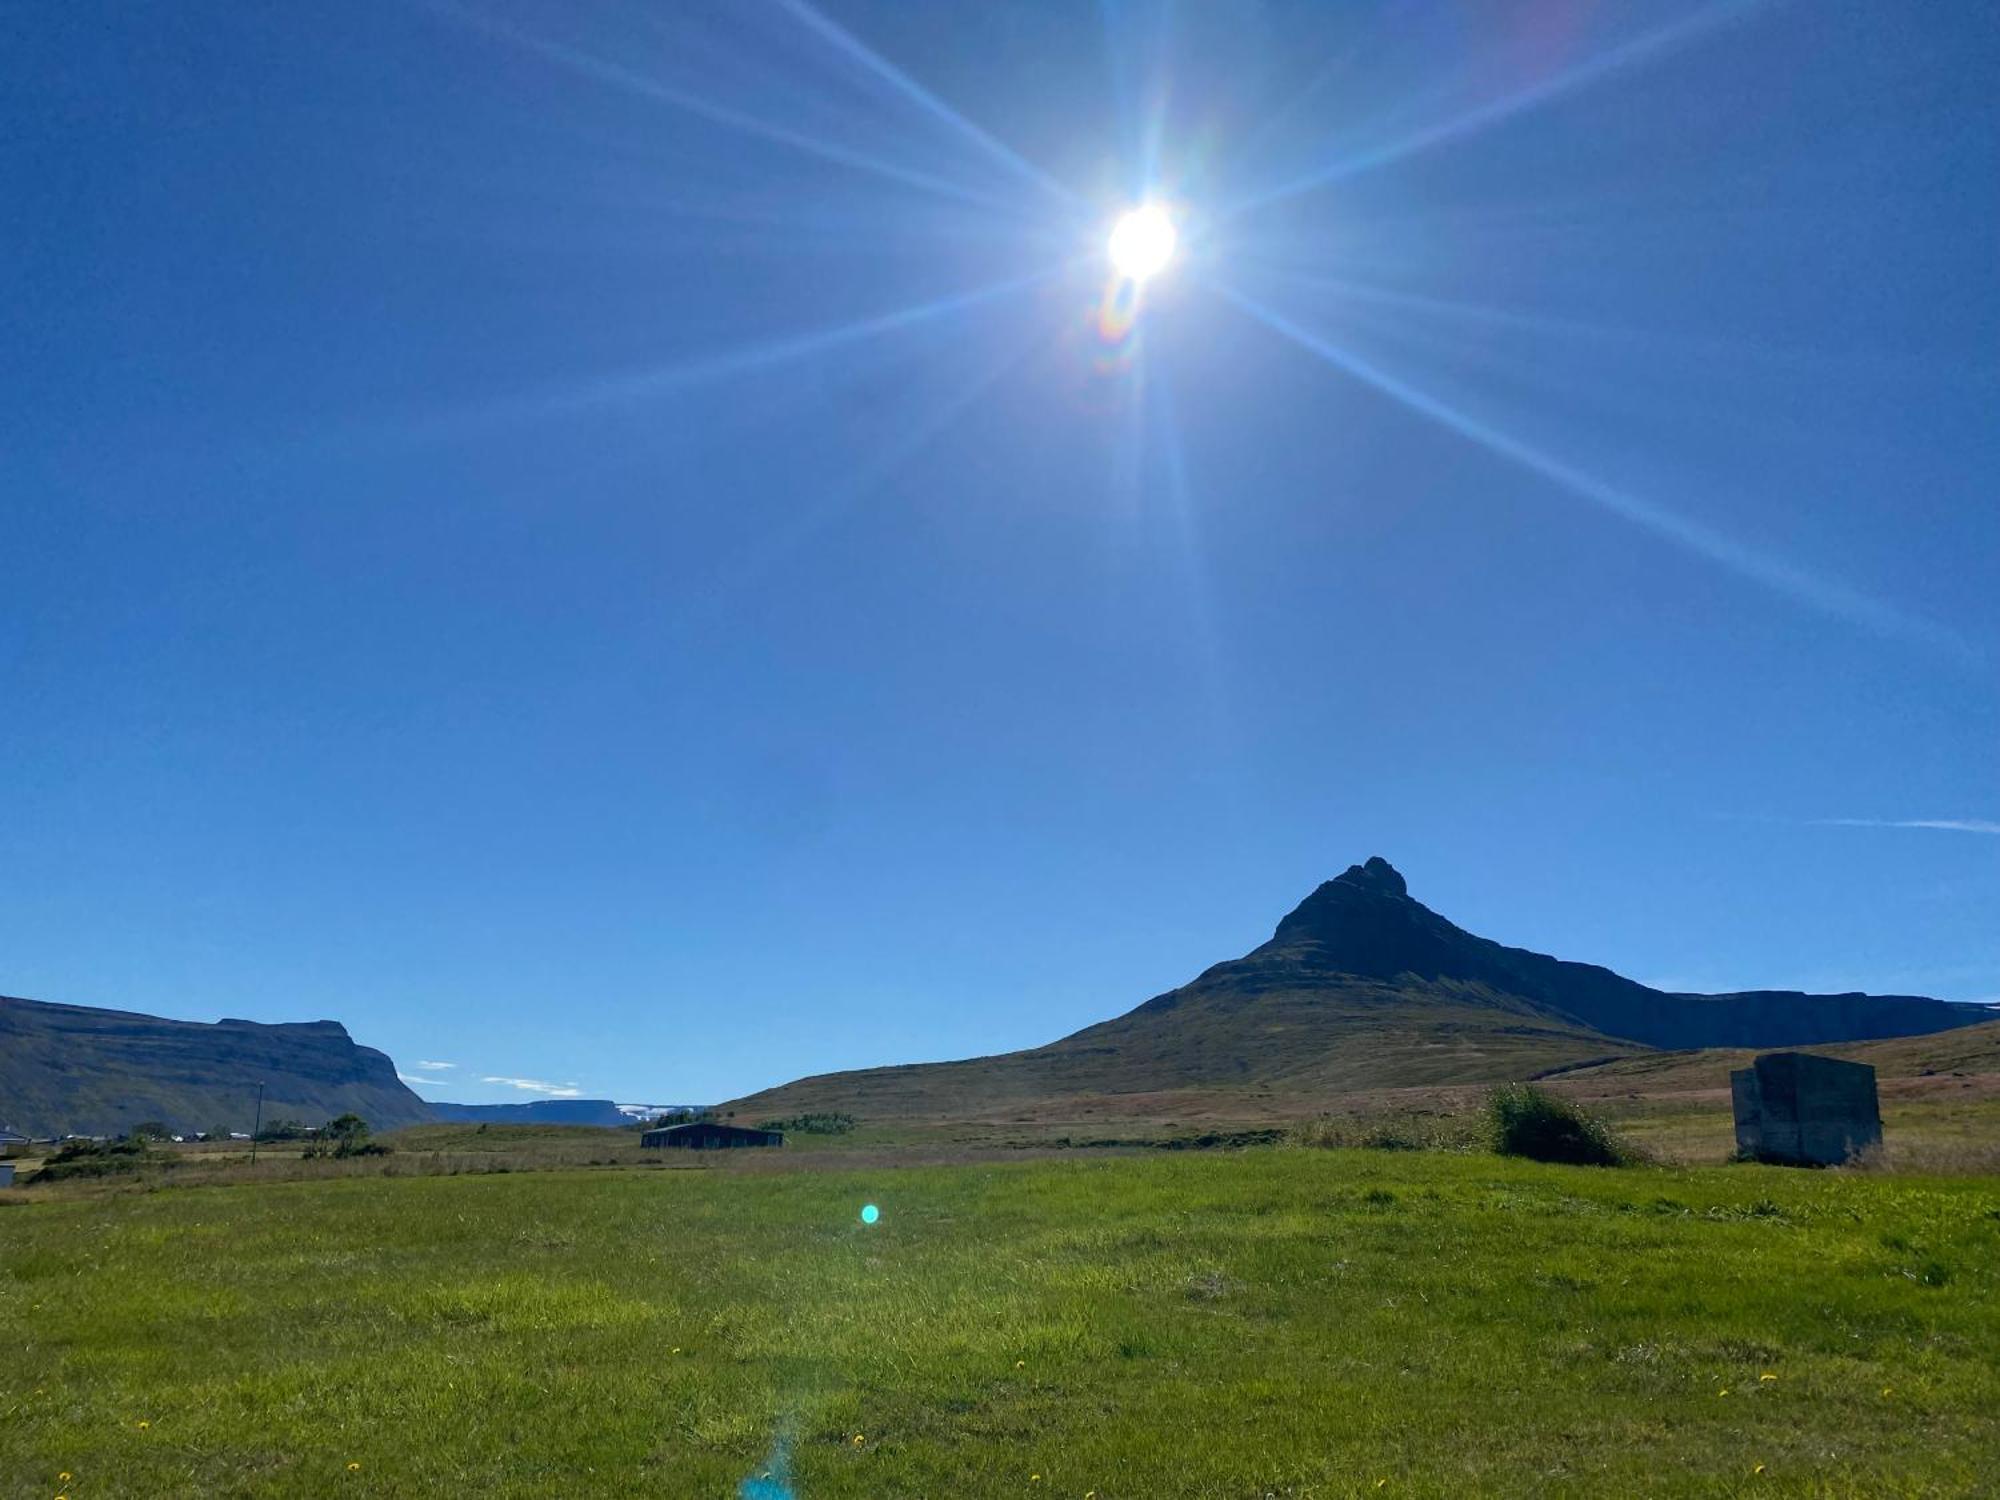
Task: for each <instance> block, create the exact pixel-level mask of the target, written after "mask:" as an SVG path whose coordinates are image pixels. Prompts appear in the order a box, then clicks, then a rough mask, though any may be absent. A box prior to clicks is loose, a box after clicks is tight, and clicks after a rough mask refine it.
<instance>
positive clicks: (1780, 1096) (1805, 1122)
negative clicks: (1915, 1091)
mask: <svg viewBox="0 0 2000 1500" xmlns="http://www.w3.org/2000/svg"><path fill="white" fill-rule="evenodd" d="M1729 1091H1730V1095H1731V1098H1732V1099H1733V1101H1734V1103H1735V1105H1736V1150H1737V1154H1738V1155H1741V1156H1746V1157H1751V1158H1753V1159H1755V1160H1757V1161H1770V1162H1783V1163H1786V1164H1788V1165H1791V1166H1810V1167H1833V1166H1838V1165H1840V1163H1842V1162H1844V1161H1847V1160H1849V1159H1851V1158H1852V1157H1854V1156H1855V1155H1856V1154H1858V1153H1859V1152H1861V1151H1864V1150H1866V1149H1867V1148H1868V1147H1870V1146H1876V1145H1880V1144H1881V1141H1882V1111H1881V1107H1880V1105H1879V1103H1878V1102H1877V1100H1876V1096H1875V1070H1874V1069H1873V1068H1871V1067H1869V1066H1868V1065H1867V1064H1866V1063H1852V1062H1842V1061H1841V1060H1840V1059H1838V1058H1833V1057H1817V1056H1814V1055H1813V1054H1812V1053H1809V1052H1770V1053H1766V1054H1765V1055H1764V1056H1762V1057H1760V1058H1758V1059H1757V1060H1756V1061H1755V1062H1753V1063H1752V1064H1751V1065H1750V1066H1749V1067H1747V1068H1739V1069H1737V1070H1736V1071H1735V1072H1733V1073H1731V1074H1730V1075H1729Z"/></svg>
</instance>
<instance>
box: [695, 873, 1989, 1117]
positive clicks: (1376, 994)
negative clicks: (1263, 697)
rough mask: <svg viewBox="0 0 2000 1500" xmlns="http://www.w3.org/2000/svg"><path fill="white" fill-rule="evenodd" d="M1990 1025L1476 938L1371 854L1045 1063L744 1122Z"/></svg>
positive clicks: (1478, 1070)
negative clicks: (1263, 929)
mask: <svg viewBox="0 0 2000 1500" xmlns="http://www.w3.org/2000/svg"><path fill="white" fill-rule="evenodd" d="M1992 1019H1993V1013H1992V1012H1991V1011H1989V1010H1987V1009H1985V1008H1983V1007H1979V1006H1972V1005H1960V1004H1955V1003H1953V1002H1948V1001H1942V1000H1934V999H1930V998H1928V997H1925V996H1876V995H1863V994H1859V993H1850V994H1844V995H1809V994H1805V993H1804V992H1800V991H1780V990H1758V991H1742V992H1738V993H1734V994H1728V995H1694V994H1682V993H1675V992H1669V991H1664V990H1655V989H1652V988H1650V987H1649V986H1646V985H1642V984H1640V983H1638V982H1637V981H1636V980H1631V979H1627V978H1625V977H1624V976H1622V975H1620V974H1617V973H1615V972H1614V971H1612V970H1610V969H1608V968H1604V967H1602V966H1600V965H1595V964H1584V963H1576V962H1573V961H1570V960H1565V959H1558V958H1554V957H1551V956H1550V955H1547V954H1541V953H1535V952H1532V951H1530V950H1528V949H1523V948H1510V947H1507V946H1506V945H1504V944H1501V943H1497V942H1494V941H1492V940H1491V939H1488V938H1482V937H1477V936H1475V935H1474V934H1472V933H1469V932H1466V931H1464V930H1463V929H1462V928H1459V927H1458V926H1456V925H1455V924H1453V923H1452V922H1450V921H1449V920H1447V919H1446V918H1444V917H1442V916H1440V915H1439V914H1438V913H1436V912H1434V911H1432V910H1431V909H1430V908H1429V907H1427V906H1424V905H1423V904H1422V903H1421V902H1419V901H1417V900H1415V899H1414V898H1413V897H1411V896H1410V894H1409V887H1408V883H1407V881H1405V879H1404V878H1403V876H1402V875H1401V873H1400V872H1398V871H1397V870H1396V869H1395V867H1394V866H1392V865H1391V864H1390V863H1389V862H1388V861H1387V860H1385V859H1382V858H1381V857H1380V856H1375V857H1371V858H1370V859H1368V860H1366V861H1364V862H1363V863H1361V864H1357V865H1352V866H1350V867H1349V868H1348V869H1347V870H1346V871H1345V872H1343V873H1342V874H1341V875H1339V876H1336V877H1335V878H1334V879H1332V880H1329V881H1326V882H1323V883H1322V884H1321V885H1320V886H1318V887H1317V888H1316V889H1315V890H1314V891H1312V892H1311V893H1310V894H1309V895H1308V896H1307V897H1306V898H1305V899H1304V900H1303V901H1301V902H1299V904H1298V905H1297V906H1296V907H1294V908H1293V909H1292V911H1291V912H1289V913H1288V914H1287V915H1286V916H1285V917H1284V918H1283V919H1281V920H1280V921H1279V923H1278V924H1277V927H1276V929H1275V930H1274V931H1273V933H1272V935H1271V937H1270V938H1269V939H1268V940H1267V941H1266V942H1264V943H1262V944H1260V945H1259V946H1258V947H1256V948H1254V949H1252V950H1251V951H1250V952H1249V953H1246V954H1244V955H1243V956H1242V957H1241V958H1236V959H1229V960H1225V961H1224V962H1222V963H1218V964H1214V965H1211V966H1210V967H1209V968H1207V969H1205V970H1203V971H1202V972H1201V973H1200V974H1199V975H1197V976H1196V977H1195V978H1194V979H1192V980H1190V981H1189V982H1188V983H1187V984H1184V985H1181V986H1179V987H1178V988H1176V989H1172V990H1168V991H1166V992H1165V993H1163V994H1159V995H1155V996H1153V997H1152V998H1151V999H1149V1000H1146V1001H1144V1002H1143V1003H1141V1004H1140V1005H1138V1006H1136V1007H1134V1008H1133V1009H1132V1010H1130V1011H1127V1012H1125V1013H1124V1014H1123V1015H1120V1016H1116V1017H1113V1018H1111V1019H1110V1020H1107V1021H1101V1022H1098V1023H1096V1024H1095V1025H1092V1026H1086V1027H1084V1028H1083V1029H1082V1030H1080V1031H1077V1032H1074V1033H1072V1034H1070V1035H1068V1036H1065V1037H1062V1038H1059V1039H1057V1040H1056V1041H1053V1042H1050V1043H1047V1044H1046V1045H1044V1046H1041V1047H1033V1048H1027V1049H1023V1050H1021V1051H1017V1052H1011V1053H1003V1054H999V1055H997V1056H993V1057H986V1058H970V1059H964V1060H961V1061H956V1062H945V1063H919V1064H907V1065H903V1066H900V1067H890V1068H874V1069H859V1070H852V1071H848V1072H842V1073H832V1074H821V1075H817V1076H815V1077H811V1078H805V1079H799V1080H796V1081H794V1082H792V1083H788V1084H784V1085H780V1086H778V1087H776V1088H772V1089H767V1090H763V1091H761V1092H759V1093H755V1094H752V1095H749V1096H747V1097H745V1098H744V1099H741V1100H736V1101H732V1106H733V1107H735V1108H737V1109H738V1110H739V1111H751V1112H767V1113H773V1114H782V1113H788V1112H796V1111H800V1110H808V1109H833V1108H841V1109H848V1110H850V1111H852V1112H854V1113H858V1114H863V1115H870V1114H872V1115H885V1114H886V1115H892V1116H900V1115H918V1114H937V1115H940V1116H946V1117H949V1116H950V1115H951V1114H953V1113H954V1112H969V1113H973V1114H981V1113H985V1114H991V1113H1007V1112H1009V1111H1016V1112H1018V1111H1020V1110H1023V1109H1025V1110H1029V1111H1031V1112H1033V1111H1047V1110H1051V1109H1056V1108H1060V1107H1062V1106H1061V1105H1060V1104H1059V1102H1058V1101H1061V1100H1064V1099H1068V1100H1072V1101H1078V1102H1079V1103H1081V1101H1085V1100H1092V1101H1094V1102H1093V1103H1092V1104H1091V1106H1090V1108H1113V1107H1127V1106H1130V1105H1135V1104H1138V1103H1140V1102H1142V1100H1141V1098H1140V1096H1145V1097H1146V1098H1148V1099H1151V1098H1157V1099H1160V1100H1167V1101H1172V1100H1177V1099H1182V1098H1184V1097H1186V1096H1189V1095H1191V1094H1192V1095H1201V1096H1204V1097H1206V1098H1210V1099H1212V1098H1214V1097H1218V1096H1232V1095H1233V1096H1234V1097H1235V1098H1237V1099H1238V1100H1240V1101H1241V1102H1242V1103H1243V1104H1245V1105H1246V1106H1250V1107H1253V1108H1263V1107H1267V1106H1269V1105H1270V1104H1271V1103H1272V1102H1273V1101H1276V1100H1282V1099H1287V1098H1300V1097H1315V1096H1324V1095H1329V1094H1334V1093H1340V1092H1348V1091H1355V1090H1360V1089H1367V1088H1374V1087H1394V1086H1409V1085H1425V1084H1443V1083H1465V1082H1501V1081H1506V1080H1508V1079H1512V1078H1521V1077H1526V1076H1529V1075H1530V1074H1531V1073H1534V1072H1539V1071H1545V1070H1547V1069H1549V1068H1554V1067H1563V1066H1578V1065H1582V1064H1585V1063H1588V1062H1597V1061H1603V1060H1606V1059H1609V1058H1617V1057H1622V1056H1629V1055H1634V1054H1640V1053H1646V1052H1649V1051H1652V1050H1655V1049H1658V1048H1662V1047H1672V1048H1706V1047H1757V1048H1768V1047H1777V1046H1803V1045H1813V1044H1820V1043H1834V1042H1855V1041H1866V1040H1871V1039H1875V1038H1884V1037H1898V1036H1912V1035H1924V1034H1928V1033H1932V1032H1937V1031H1944V1030H1950V1029H1953V1028H1956V1027H1960V1026H1969V1025H1977V1024H1980V1023H1982V1022H1985V1021H1990V1020H1992ZM1086 1112H1089V1111H1088V1110H1086Z"/></svg>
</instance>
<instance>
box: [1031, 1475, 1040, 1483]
mask: <svg viewBox="0 0 2000 1500" xmlns="http://www.w3.org/2000/svg"><path fill="white" fill-rule="evenodd" d="M1041 1482H1042V1476H1041V1475H1039V1474H1030V1475H1029V1476H1028V1483H1030V1484H1040V1483H1041Z"/></svg>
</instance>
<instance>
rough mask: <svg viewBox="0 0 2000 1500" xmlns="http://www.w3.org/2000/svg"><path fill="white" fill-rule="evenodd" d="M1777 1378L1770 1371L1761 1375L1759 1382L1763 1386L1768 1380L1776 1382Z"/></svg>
mask: <svg viewBox="0 0 2000 1500" xmlns="http://www.w3.org/2000/svg"><path fill="white" fill-rule="evenodd" d="M1777 1378H1778V1377H1777V1376H1775V1375H1773V1374H1772V1373H1771V1372H1770V1371H1769V1370H1766V1371H1765V1372H1764V1373H1763V1374H1762V1375H1759V1376H1758V1377H1757V1381H1758V1383H1759V1384H1760V1385H1761V1384H1762V1383H1763V1382H1764V1381H1766V1380H1776V1379H1777Z"/></svg>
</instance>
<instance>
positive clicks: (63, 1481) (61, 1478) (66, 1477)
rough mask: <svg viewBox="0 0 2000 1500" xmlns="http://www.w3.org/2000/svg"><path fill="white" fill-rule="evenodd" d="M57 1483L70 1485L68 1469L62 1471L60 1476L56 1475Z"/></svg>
mask: <svg viewBox="0 0 2000 1500" xmlns="http://www.w3.org/2000/svg"><path fill="white" fill-rule="evenodd" d="M56 1483H57V1484H68V1483H69V1470H68V1469H64V1470H63V1471H62V1473H60V1474H58V1475H56Z"/></svg>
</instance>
